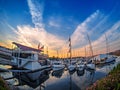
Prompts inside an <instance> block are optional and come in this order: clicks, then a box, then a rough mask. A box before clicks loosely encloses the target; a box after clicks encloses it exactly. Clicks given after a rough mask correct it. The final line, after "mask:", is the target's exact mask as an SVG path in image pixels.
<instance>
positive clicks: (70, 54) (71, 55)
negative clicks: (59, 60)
mask: <svg viewBox="0 0 120 90" xmlns="http://www.w3.org/2000/svg"><path fill="white" fill-rule="evenodd" d="M69 52H70V60H71V59H72V52H71V38H70V37H69Z"/></svg>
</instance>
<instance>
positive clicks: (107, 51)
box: [105, 34, 109, 57]
mask: <svg viewBox="0 0 120 90" xmlns="http://www.w3.org/2000/svg"><path fill="white" fill-rule="evenodd" d="M105 39H106V53H107V57H108V54H109V49H108V39H107V36H106V34H105Z"/></svg>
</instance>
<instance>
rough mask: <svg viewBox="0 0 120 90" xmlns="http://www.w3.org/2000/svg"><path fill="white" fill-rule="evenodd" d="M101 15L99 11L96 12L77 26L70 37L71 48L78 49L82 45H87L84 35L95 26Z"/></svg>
mask: <svg viewBox="0 0 120 90" xmlns="http://www.w3.org/2000/svg"><path fill="white" fill-rule="evenodd" d="M101 15H102V14H101V13H100V11H99V10H97V11H96V12H94V13H93V14H92V15H90V16H89V17H88V18H87V19H86V20H85V21H83V22H82V23H81V24H79V25H78V26H77V28H76V29H75V31H74V32H73V34H72V36H71V38H72V43H73V47H80V46H81V45H83V44H87V43H86V42H87V40H86V35H87V33H89V32H90V29H91V28H92V27H93V26H94V25H95V22H96V21H98V20H99V19H98V18H99V17H101Z"/></svg>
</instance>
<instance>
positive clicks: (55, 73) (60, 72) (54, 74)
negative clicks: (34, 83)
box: [52, 69, 64, 78]
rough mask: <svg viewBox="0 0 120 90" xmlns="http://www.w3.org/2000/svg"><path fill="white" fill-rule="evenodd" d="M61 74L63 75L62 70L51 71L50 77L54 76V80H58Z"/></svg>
mask: <svg viewBox="0 0 120 90" xmlns="http://www.w3.org/2000/svg"><path fill="white" fill-rule="evenodd" d="M63 73H64V69H61V70H56V71H52V76H55V77H56V78H60V77H61V76H62V74H63Z"/></svg>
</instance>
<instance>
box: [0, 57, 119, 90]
mask: <svg viewBox="0 0 120 90" xmlns="http://www.w3.org/2000/svg"><path fill="white" fill-rule="evenodd" d="M118 63H120V58H117V59H116V61H115V62H114V63H110V64H106V65H104V66H99V67H98V66H97V67H96V70H95V71H88V70H85V71H84V72H83V73H78V72H77V71H74V72H69V71H68V70H66V69H64V70H61V71H57V72H53V71H50V72H49V73H46V72H45V73H43V74H42V75H41V76H40V72H39V71H38V72H36V73H32V74H31V73H29V74H28V73H12V72H4V73H3V72H1V73H0V75H1V76H2V77H4V78H8V77H13V75H14V76H15V77H14V78H13V79H10V80H6V81H8V82H9V84H11V85H16V86H15V87H14V88H16V89H18V88H19V89H20V90H85V89H86V88H87V87H88V86H90V85H92V84H93V83H94V82H95V81H96V80H99V79H101V78H103V77H105V76H106V75H107V74H108V73H109V71H110V70H111V69H113V67H114V66H116V65H117V64H118ZM0 67H4V68H6V67H7V66H2V65H0Z"/></svg>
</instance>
